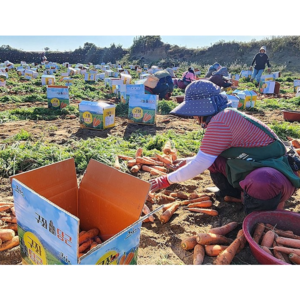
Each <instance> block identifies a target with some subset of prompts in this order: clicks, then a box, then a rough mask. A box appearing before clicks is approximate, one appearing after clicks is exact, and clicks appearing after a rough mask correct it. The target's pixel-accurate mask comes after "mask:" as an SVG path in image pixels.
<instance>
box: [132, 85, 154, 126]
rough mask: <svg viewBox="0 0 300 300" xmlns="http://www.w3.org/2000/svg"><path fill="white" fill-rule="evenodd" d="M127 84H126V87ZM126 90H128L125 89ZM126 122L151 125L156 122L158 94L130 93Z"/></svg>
mask: <svg viewBox="0 0 300 300" xmlns="http://www.w3.org/2000/svg"><path fill="white" fill-rule="evenodd" d="M128 87H129V86H127V89H128ZM127 92H128V90H127ZM128 103H129V109H128V122H129V123H137V124H146V125H153V124H155V122H156V113H157V106H158V95H150V94H144V95H130V98H129V102H128Z"/></svg>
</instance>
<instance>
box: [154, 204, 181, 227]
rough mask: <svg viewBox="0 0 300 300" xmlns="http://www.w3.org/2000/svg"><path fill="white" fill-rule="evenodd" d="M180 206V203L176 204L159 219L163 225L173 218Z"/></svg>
mask: <svg viewBox="0 0 300 300" xmlns="http://www.w3.org/2000/svg"><path fill="white" fill-rule="evenodd" d="M178 207H179V204H178V203H176V202H175V203H174V204H173V205H172V206H171V207H170V208H168V209H167V210H166V211H164V212H163V213H162V214H161V215H160V217H159V219H160V221H161V222H162V223H167V222H168V221H169V220H170V219H171V217H172V216H173V214H174V212H175V211H176V210H177V209H178Z"/></svg>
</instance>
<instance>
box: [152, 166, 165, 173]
mask: <svg viewBox="0 0 300 300" xmlns="http://www.w3.org/2000/svg"><path fill="white" fill-rule="evenodd" d="M151 168H153V169H155V170H157V171H160V172H163V173H166V172H167V169H166V168H165V167H162V166H151Z"/></svg>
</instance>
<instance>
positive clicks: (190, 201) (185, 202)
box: [180, 196, 210, 205]
mask: <svg viewBox="0 0 300 300" xmlns="http://www.w3.org/2000/svg"><path fill="white" fill-rule="evenodd" d="M208 200H210V197H208V196H203V197H201V198H195V199H189V200H183V201H181V202H180V205H188V204H190V203H195V202H202V201H208Z"/></svg>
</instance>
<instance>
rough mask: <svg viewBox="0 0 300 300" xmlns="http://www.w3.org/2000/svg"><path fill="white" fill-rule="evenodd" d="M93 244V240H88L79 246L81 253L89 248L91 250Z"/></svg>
mask: <svg viewBox="0 0 300 300" xmlns="http://www.w3.org/2000/svg"><path fill="white" fill-rule="evenodd" d="M92 243H93V240H92V239H88V240H87V241H85V242H84V243H82V244H81V245H80V246H79V249H78V250H79V252H83V251H84V250H86V249H87V248H89V247H90V246H91V245H92Z"/></svg>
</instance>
